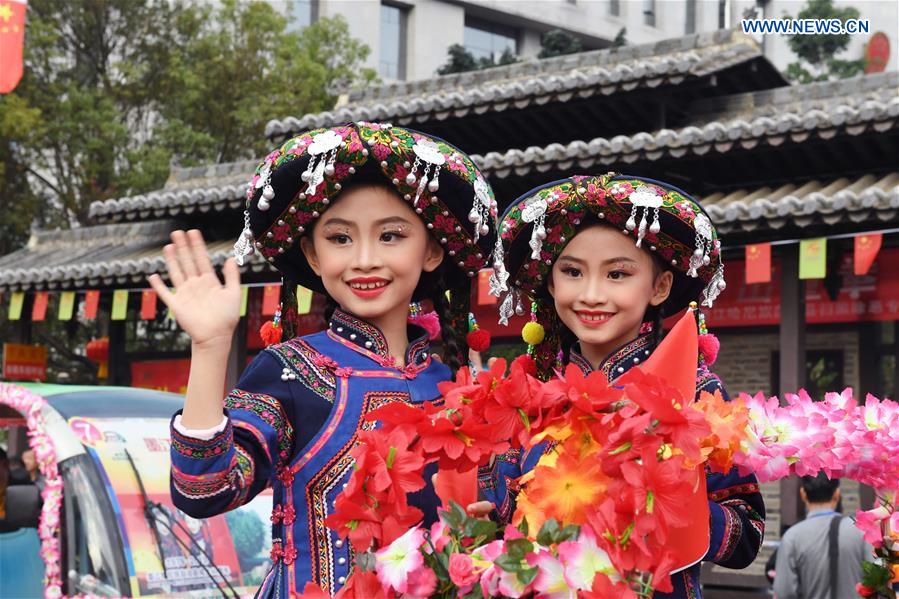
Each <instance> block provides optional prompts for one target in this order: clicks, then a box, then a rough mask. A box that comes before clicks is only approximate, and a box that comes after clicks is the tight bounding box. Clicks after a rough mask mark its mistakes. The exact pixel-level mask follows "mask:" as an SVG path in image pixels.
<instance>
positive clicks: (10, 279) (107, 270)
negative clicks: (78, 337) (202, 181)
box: [0, 221, 274, 290]
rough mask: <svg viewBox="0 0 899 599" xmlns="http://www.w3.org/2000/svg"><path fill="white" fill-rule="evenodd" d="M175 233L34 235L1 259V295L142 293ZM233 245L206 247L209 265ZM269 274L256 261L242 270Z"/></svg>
mask: <svg viewBox="0 0 899 599" xmlns="http://www.w3.org/2000/svg"><path fill="white" fill-rule="evenodd" d="M176 228H177V226H176V223H175V222H173V221H155V222H144V223H131V224H115V225H97V226H93V227H84V228H79V229H67V230H59V231H39V232H37V233H34V234H33V235H32V237H31V239H30V240H29V242H28V245H27V246H26V247H24V248H22V249H21V250H18V251H16V252H13V253H12V254H7V255H6V256H2V257H0V290H18V289H70V288H78V289H82V288H89V287H107V286H111V285H120V286H121V285H133V284H138V285H139V286H140V287H146V278H147V276H148V275H151V274H153V273H160V274H162V275H163V276H165V272H166V269H165V261H164V260H163V258H162V247H163V246H164V245H165V244H166V243H168V240H169V233H170V232H171V231H173V230H174V229H176ZM233 245H234V241H228V240H226V241H216V242H212V243H210V244H209V252H210V255H211V257H212V262H213V264H214V265H216V266H220V265H221V264H223V263H224V261H225V259H226V258H228V257H229V256H230V255H231V247H232V246H233ZM254 258H255V257H254ZM270 269H271V267H270V266H269V265H268V264H267V263H266V262H265V261H264V260H261V259H253V260H251V261H249V262H248V263H247V264H246V265H245V266H244V267H243V270H244V271H246V270H250V271H253V272H260V271H265V270H270ZM273 272H274V271H273Z"/></svg>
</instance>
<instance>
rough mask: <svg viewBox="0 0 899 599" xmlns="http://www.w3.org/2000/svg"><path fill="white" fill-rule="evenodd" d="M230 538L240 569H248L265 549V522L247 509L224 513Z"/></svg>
mask: <svg viewBox="0 0 899 599" xmlns="http://www.w3.org/2000/svg"><path fill="white" fill-rule="evenodd" d="M225 519H226V520H227V522H228V528H230V529H231V538H233V539H234V547H235V548H236V549H237V558H238V560H239V561H240V569H241V570H249V569H250V568H251V567H252V566H253V565H254V564H253V562H254V561H255V559H256V558H258V557H259V554H260V553H262V552H263V551H264V550H265V538H266V533H265V524H263V522H262V520H261V519H260V518H259V515H258V514H257V513H256V512H254V511H252V510H248V509H240V510H233V511H230V512H227V513H226V514H225Z"/></svg>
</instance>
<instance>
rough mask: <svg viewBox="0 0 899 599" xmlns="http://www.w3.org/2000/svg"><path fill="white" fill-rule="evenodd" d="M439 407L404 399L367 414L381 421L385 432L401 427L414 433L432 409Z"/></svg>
mask: <svg viewBox="0 0 899 599" xmlns="http://www.w3.org/2000/svg"><path fill="white" fill-rule="evenodd" d="M437 410H439V408H436V407H434V406H433V405H432V404H430V403H423V404H420V405H415V406H413V405H410V404H407V403H405V402H402V401H392V402H390V403H389V404H387V405H385V406H381V407H380V408H378V409H376V410H372V411H371V412H369V413H368V415H366V417H365V419H366V420H371V421H373V422H374V421H379V422H380V423H381V430H382V431H385V432H389V431H392V430H394V429H400V430H402V431H403V432H404V433H407V434H414V433H415V432H416V431H417V430H418V429H419V428H420V427H421V426H422V425H423V424H424V423H426V422H427V421H428V420H429V415H430V414H431V413H433V412H432V411H437Z"/></svg>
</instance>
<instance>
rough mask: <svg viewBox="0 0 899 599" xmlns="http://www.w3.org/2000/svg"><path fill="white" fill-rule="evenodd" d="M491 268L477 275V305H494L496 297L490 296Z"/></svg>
mask: <svg viewBox="0 0 899 599" xmlns="http://www.w3.org/2000/svg"><path fill="white" fill-rule="evenodd" d="M492 275H493V269H492V268H485V269H483V270H481V271H480V272H479V273H478V305H479V306H492V305H493V304H495V303H496V297H494V296H492V295H490V277H491V276H492Z"/></svg>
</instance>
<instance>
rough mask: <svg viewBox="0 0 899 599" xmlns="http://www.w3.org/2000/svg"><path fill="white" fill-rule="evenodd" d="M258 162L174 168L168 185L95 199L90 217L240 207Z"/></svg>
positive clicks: (151, 215) (129, 216) (118, 217)
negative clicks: (142, 192)
mask: <svg viewBox="0 0 899 599" xmlns="http://www.w3.org/2000/svg"><path fill="white" fill-rule="evenodd" d="M258 163H259V162H258V161H255V160H250V161H243V162H229V163H226V164H213V165H209V166H201V167H193V168H175V169H173V170H172V173H171V175H170V176H169V180H168V181H167V182H166V185H165V187H163V188H162V189H160V190H158V191H151V192H148V193H145V194H140V195H136V196H127V197H123V198H118V199H113V200H104V201H100V202H93V203H92V204H91V206H90V216H91V218H95V219H97V220H99V221H102V222H109V221H119V220H125V219H128V220H134V219H149V218H156V219H158V218H165V217H167V216H174V215H177V214H185V213H188V214H189V213H191V212H195V211H197V212H208V211H210V210H212V211H215V212H220V211H222V210H225V209H227V208H232V209H233V208H239V207H241V206H243V203H244V201H245V200H246V196H245V191H246V186H247V181H249V180H250V177H251V176H252V174H253V170H254V169H255V168H256V166H257V165H258Z"/></svg>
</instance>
